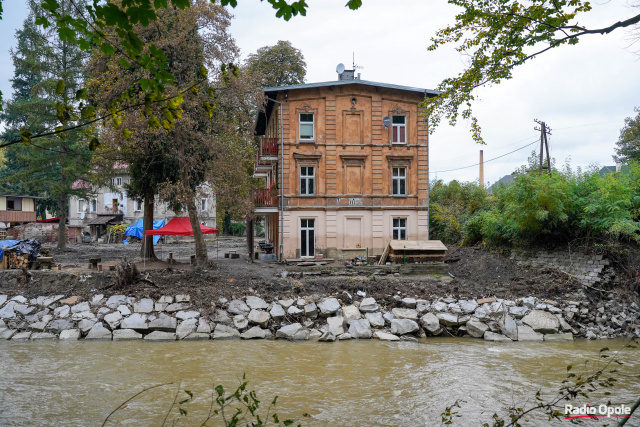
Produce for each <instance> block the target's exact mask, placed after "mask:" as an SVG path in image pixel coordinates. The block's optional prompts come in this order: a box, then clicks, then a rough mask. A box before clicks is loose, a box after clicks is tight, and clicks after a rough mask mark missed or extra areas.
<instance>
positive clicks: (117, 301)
mask: <svg viewBox="0 0 640 427" xmlns="http://www.w3.org/2000/svg"><path fill="white" fill-rule="evenodd" d="M126 303H127V297H126V296H124V295H113V296H111V297H109V299H108V300H107V302H106V303H105V305H106V306H107V307H109V308H111V309H116V308H117V307H118V306H120V305H123V304H126Z"/></svg>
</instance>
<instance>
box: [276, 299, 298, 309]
mask: <svg viewBox="0 0 640 427" xmlns="http://www.w3.org/2000/svg"><path fill="white" fill-rule="evenodd" d="M278 303H279V304H280V305H281V306H282V308H284V309H285V310H286V309H288V308H289V307H291V306H292V305H293V304H294V303H295V301H294V300H292V299H291V298H289V299H281V300H280V301H278Z"/></svg>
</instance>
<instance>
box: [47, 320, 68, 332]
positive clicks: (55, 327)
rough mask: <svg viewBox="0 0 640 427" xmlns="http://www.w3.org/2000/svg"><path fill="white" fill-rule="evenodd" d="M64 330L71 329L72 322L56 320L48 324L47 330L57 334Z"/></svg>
mask: <svg viewBox="0 0 640 427" xmlns="http://www.w3.org/2000/svg"><path fill="white" fill-rule="evenodd" d="M66 329H73V322H71V321H70V320H67V319H56V320H52V321H51V322H49V324H48V325H47V330H49V331H51V332H54V333H57V334H59V333H60V332H62V331H64V330H66Z"/></svg>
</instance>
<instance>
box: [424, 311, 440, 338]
mask: <svg viewBox="0 0 640 427" xmlns="http://www.w3.org/2000/svg"><path fill="white" fill-rule="evenodd" d="M420 324H421V325H422V327H423V328H424V329H425V331H427V332H428V333H429V334H431V335H439V334H440V332H442V327H441V326H440V319H438V317H437V316H436V315H435V314H433V313H427V314H425V315H424V316H422V317H421V318H420Z"/></svg>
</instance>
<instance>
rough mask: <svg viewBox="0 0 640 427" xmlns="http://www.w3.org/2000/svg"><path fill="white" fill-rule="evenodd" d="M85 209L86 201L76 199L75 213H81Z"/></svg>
mask: <svg viewBox="0 0 640 427" xmlns="http://www.w3.org/2000/svg"><path fill="white" fill-rule="evenodd" d="M86 208H87V201H86V200H85V199H78V209H77V213H83V212H84V211H85V209H86Z"/></svg>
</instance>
